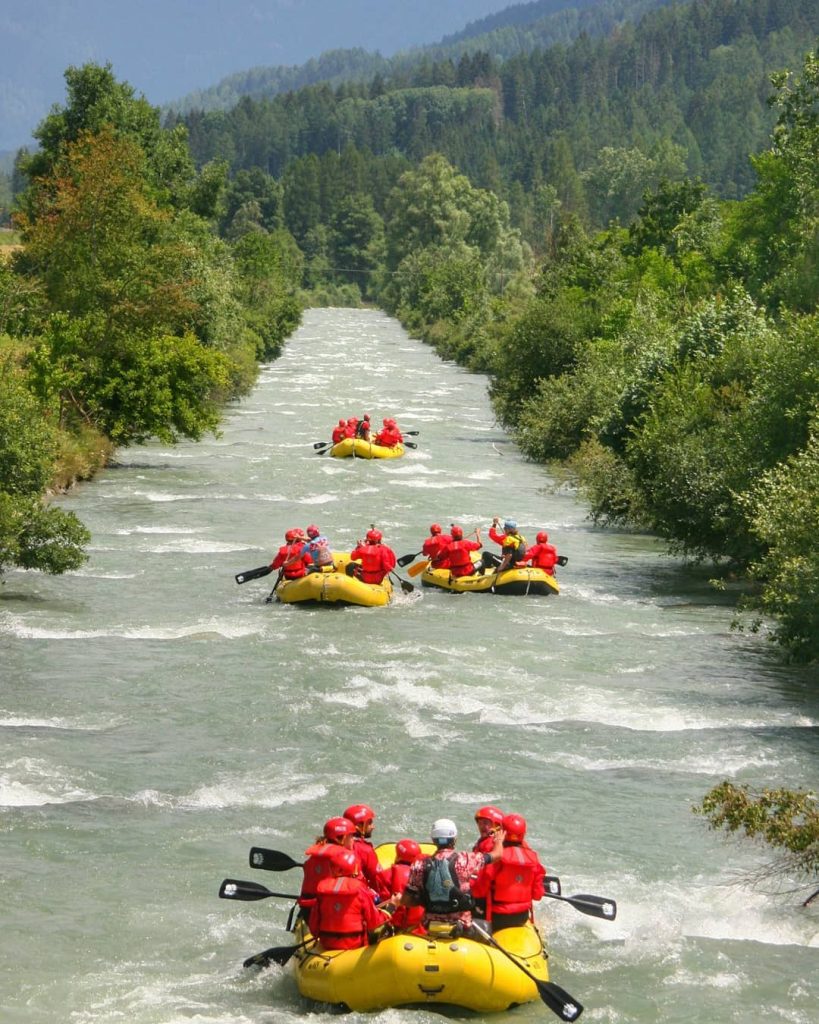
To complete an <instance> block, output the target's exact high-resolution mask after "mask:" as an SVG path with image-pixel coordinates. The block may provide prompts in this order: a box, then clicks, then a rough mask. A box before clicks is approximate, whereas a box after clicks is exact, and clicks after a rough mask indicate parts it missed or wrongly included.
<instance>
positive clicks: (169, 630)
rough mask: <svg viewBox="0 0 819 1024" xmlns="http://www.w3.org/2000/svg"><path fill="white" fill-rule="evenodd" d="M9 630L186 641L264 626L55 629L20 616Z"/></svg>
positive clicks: (45, 635)
mask: <svg viewBox="0 0 819 1024" xmlns="http://www.w3.org/2000/svg"><path fill="white" fill-rule="evenodd" d="M10 625H11V628H10V629H7V630H6V631H7V632H9V633H11V634H12V635H14V636H16V637H19V638H20V639H21V640H98V639H102V638H105V637H119V638H121V639H123V640H183V639H203V640H205V639H215V638H221V639H225V640H238V639H241V638H242V637H247V636H255V635H257V634H259V633H261V631H262V628H263V627H262V626H253V625H249V624H248V623H247V622H242V623H230V622H220V621H218V620H209V621H207V622H198V623H194V624H191V625H187V626H177V627H175V628H174V627H169V626H165V627H160V626H137V627H128V626H109V627H108V628H107V629H55V628H44V627H38V626H30V625H27V624H26V623H25V622H24V621H22V620H20V619H18V620H17V621H16V622H12V623H10Z"/></svg>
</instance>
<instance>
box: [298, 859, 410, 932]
mask: <svg viewBox="0 0 819 1024" xmlns="http://www.w3.org/2000/svg"><path fill="white" fill-rule="evenodd" d="M331 870H332V871H333V875H334V877H332V878H324V879H322V880H321V881H320V882H319V883H318V885H317V887H316V899H315V903H314V904H313V906H312V907H311V909H310V917H309V919H308V927H309V928H310V931H311V932H312V934H313V935H315V936H316V937H317V938H318V940H319V942H320V943H321V945H322V946H323V947H324V949H359V948H360V947H361V946H366V945H367V943H368V942H369V941H370V938H371V937H372V940H373V941H375V938H376V937H375V936H374V935H372V933H373V932H375V930H376V929H377V928H380V927H381V925H384V924H386V923H387V922H388V921H389V919H390V918H389V914H386V913H384V912H383V911H381V910H378V909H377V908H376V906H375V903H374V902H373V896H372V893H371V891H370V889H369V887H368V886H367V883H366V882H365V881H364V879H363V878H362V877H361V875H360V865H359V861H358V858H357V857H356V855H355V854H354V853H353V852H352V851H351V850H344V851H342V853H340V854H338V855H337V856H335V857H334V858H333V859H332V861H331Z"/></svg>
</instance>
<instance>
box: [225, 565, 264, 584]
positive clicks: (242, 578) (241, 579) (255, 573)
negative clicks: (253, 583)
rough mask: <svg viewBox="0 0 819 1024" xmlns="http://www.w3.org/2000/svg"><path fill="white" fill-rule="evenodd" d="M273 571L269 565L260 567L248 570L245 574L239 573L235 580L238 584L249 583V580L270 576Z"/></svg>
mask: <svg viewBox="0 0 819 1024" xmlns="http://www.w3.org/2000/svg"><path fill="white" fill-rule="evenodd" d="M271 572H273V570H272V569H271V568H270V566H269V565H260V566H259V568H258V569H248V570H246V571H245V572H237V573H236V575H235V576H234V579H235V580H236V582H237V583H247V581H248V580H258V579H260V578H261V577H262V576H269V575H270V573H271Z"/></svg>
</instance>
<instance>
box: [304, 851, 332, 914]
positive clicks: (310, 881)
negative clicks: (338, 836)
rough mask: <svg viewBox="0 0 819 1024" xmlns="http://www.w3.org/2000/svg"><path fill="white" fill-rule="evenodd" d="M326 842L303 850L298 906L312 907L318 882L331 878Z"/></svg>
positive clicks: (330, 864)
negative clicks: (301, 879)
mask: <svg viewBox="0 0 819 1024" xmlns="http://www.w3.org/2000/svg"><path fill="white" fill-rule="evenodd" d="M326 854H327V844H326V843H316V844H315V845H313V846H310V847H308V848H307V849H306V850H305V851H304V855H305V858H306V860H305V861H304V881H303V882H302V883H301V893H300V895H299V906H300V907H312V905H313V904H314V903H315V902H316V892H317V891H318V887H319V883H320V882H321V881H323V880H324V879H326V878H332V877H333V874H332V870H331V867H332V860H331V858H330V857H328V856H327V855H326Z"/></svg>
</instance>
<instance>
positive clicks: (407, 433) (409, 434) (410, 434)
mask: <svg viewBox="0 0 819 1024" xmlns="http://www.w3.org/2000/svg"><path fill="white" fill-rule="evenodd" d="M420 433H421V431H420V430H405V431H404V437H418V435H419V434H420Z"/></svg>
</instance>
